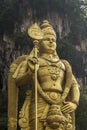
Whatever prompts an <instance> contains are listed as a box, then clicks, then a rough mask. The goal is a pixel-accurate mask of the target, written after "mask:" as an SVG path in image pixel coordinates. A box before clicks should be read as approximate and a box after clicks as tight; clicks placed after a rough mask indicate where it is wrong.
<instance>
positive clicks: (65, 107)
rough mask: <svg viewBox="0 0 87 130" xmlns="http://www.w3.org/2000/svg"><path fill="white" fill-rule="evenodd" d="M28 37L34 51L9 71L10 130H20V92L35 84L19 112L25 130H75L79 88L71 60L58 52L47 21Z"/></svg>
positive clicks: (51, 28) (17, 61)
mask: <svg viewBox="0 0 87 130" xmlns="http://www.w3.org/2000/svg"><path fill="white" fill-rule="evenodd" d="M28 35H29V36H30V37H31V38H32V40H33V43H34V48H33V49H32V51H31V53H30V54H29V55H26V56H21V57H18V58H17V59H16V60H15V61H14V62H13V63H12V65H11V66H10V70H9V75H8V120H9V121H8V122H9V123H8V130H17V128H16V126H17V115H18V90H19V87H22V86H24V85H26V84H32V89H31V90H28V91H27V92H26V98H25V101H24V104H23V106H22V108H21V110H20V111H19V119H18V123H19V126H20V129H21V130H75V116H74V113H75V110H76V108H77V105H78V102H79V97H80V92H79V85H78V83H77V81H76V79H75V77H74V75H73V73H72V69H71V66H70V64H69V63H68V61H66V60H61V59H60V58H59V57H58V54H57V53H56V33H55V31H54V29H53V27H52V26H51V25H50V24H49V22H48V21H47V20H45V21H43V23H42V25H41V26H39V25H37V24H34V25H32V26H31V27H30V28H29V29H28ZM19 91H20V90H19Z"/></svg>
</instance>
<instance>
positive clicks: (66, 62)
mask: <svg viewBox="0 0 87 130" xmlns="http://www.w3.org/2000/svg"><path fill="white" fill-rule="evenodd" d="M61 62H62V63H63V64H64V66H65V68H71V65H70V63H69V62H68V61H67V60H65V59H61Z"/></svg>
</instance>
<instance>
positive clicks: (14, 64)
mask: <svg viewBox="0 0 87 130" xmlns="http://www.w3.org/2000/svg"><path fill="white" fill-rule="evenodd" d="M27 56H28V55H22V56H19V57H17V58H16V59H15V60H14V61H13V62H12V64H11V65H10V68H9V72H12V73H13V72H14V71H15V70H16V69H17V67H18V65H19V64H20V63H21V62H23V61H24V60H25V59H26V58H27Z"/></svg>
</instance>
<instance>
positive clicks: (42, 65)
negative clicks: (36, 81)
mask: <svg viewBox="0 0 87 130" xmlns="http://www.w3.org/2000/svg"><path fill="white" fill-rule="evenodd" d="M39 66H40V67H45V66H48V62H47V60H45V59H43V58H41V57H40V58H39Z"/></svg>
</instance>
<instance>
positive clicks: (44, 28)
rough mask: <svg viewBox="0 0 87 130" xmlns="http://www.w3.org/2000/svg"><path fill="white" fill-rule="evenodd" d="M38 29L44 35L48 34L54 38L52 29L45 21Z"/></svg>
mask: <svg viewBox="0 0 87 130" xmlns="http://www.w3.org/2000/svg"><path fill="white" fill-rule="evenodd" d="M40 28H41V30H42V32H43V33H44V35H47V34H50V35H54V36H55V37H56V33H55V31H54V29H53V27H52V26H51V25H50V24H49V22H48V21H47V20H44V21H43V23H42V24H41V26H40Z"/></svg>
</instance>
